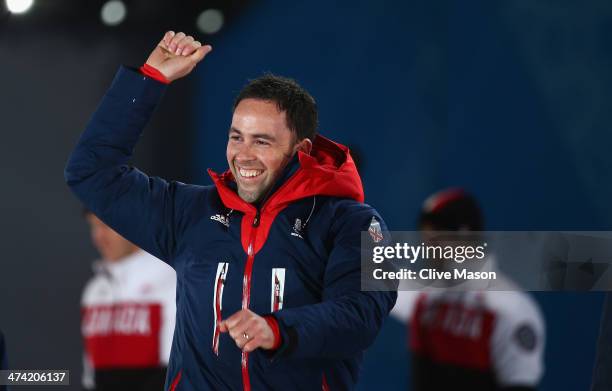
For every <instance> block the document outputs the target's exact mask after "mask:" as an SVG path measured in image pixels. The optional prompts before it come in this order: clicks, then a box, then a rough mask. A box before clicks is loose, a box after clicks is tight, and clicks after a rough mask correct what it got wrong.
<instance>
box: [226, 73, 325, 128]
mask: <svg viewBox="0 0 612 391" xmlns="http://www.w3.org/2000/svg"><path fill="white" fill-rule="evenodd" d="M243 99H260V100H265V101H271V102H274V103H276V105H277V106H278V109H279V110H280V111H284V112H285V113H286V116H287V127H288V128H289V129H290V130H291V131H292V132H295V133H296V135H297V139H298V140H302V139H305V138H308V139H310V140H314V138H315V136H316V135H317V127H318V126H319V120H318V114H317V104H316V102H315V100H314V98H313V97H312V96H311V95H310V94H309V93H308V91H306V90H305V89H304V88H302V86H300V85H299V84H298V83H297V82H296V81H295V80H293V79H290V78H287V77H282V76H277V75H273V74H271V73H266V74H265V75H263V76H261V77H258V78H257V79H253V80H249V83H248V84H247V85H246V86H244V88H243V89H242V91H240V93H239V94H238V96H237V97H236V99H235V100H234V107H233V110H236V107H237V106H238V104H239V103H240V102H241V101H242V100H243Z"/></svg>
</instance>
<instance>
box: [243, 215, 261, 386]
mask: <svg viewBox="0 0 612 391" xmlns="http://www.w3.org/2000/svg"><path fill="white" fill-rule="evenodd" d="M260 218H261V211H260V209H257V212H256V213H255V217H254V218H253V223H252V224H251V235H250V237H249V245H248V247H247V262H246V265H245V267H244V276H243V277H242V309H243V310H245V309H248V308H249V303H250V301H251V274H252V272H253V261H254V260H255V239H256V238H257V229H258V227H259V222H260ZM240 362H241V366H242V385H243V389H244V391H250V390H251V380H250V378H249V354H248V353H247V352H244V351H243V352H242V355H241V360H240Z"/></svg>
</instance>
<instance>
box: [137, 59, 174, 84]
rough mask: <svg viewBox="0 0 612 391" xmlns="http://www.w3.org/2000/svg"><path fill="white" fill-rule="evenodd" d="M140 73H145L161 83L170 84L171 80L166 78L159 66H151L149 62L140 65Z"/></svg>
mask: <svg viewBox="0 0 612 391" xmlns="http://www.w3.org/2000/svg"><path fill="white" fill-rule="evenodd" d="M140 73H142V74H143V75H145V76H147V77H150V78H151V79H154V80H157V81H158V82H160V83H164V84H170V80H168V79H167V78H166V76H164V75H163V73H161V72H160V71H159V70H157V68H154V67H152V66H150V65H149V64H144V65H143V66H141V67H140Z"/></svg>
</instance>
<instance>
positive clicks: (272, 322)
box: [263, 315, 282, 350]
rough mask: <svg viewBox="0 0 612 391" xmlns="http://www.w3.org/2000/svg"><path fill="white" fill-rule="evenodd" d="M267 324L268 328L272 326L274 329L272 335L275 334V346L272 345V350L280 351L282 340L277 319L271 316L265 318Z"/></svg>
mask: <svg viewBox="0 0 612 391" xmlns="http://www.w3.org/2000/svg"><path fill="white" fill-rule="evenodd" d="M263 318H264V319H265V320H266V322H267V323H268V326H270V328H271V329H272V333H273V334H274V345H272V348H271V350H276V349H278V347H279V346H280V345H281V342H282V338H281V335H280V329H279V328H278V321H277V320H276V318H275V317H273V316H271V315H267V316H264V317H263Z"/></svg>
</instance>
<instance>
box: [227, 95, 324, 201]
mask: <svg viewBox="0 0 612 391" xmlns="http://www.w3.org/2000/svg"><path fill="white" fill-rule="evenodd" d="M311 146H312V143H311V142H310V140H309V139H303V140H301V141H299V142H297V140H296V135H295V132H292V131H291V129H289V127H288V126H287V119H286V116H285V112H284V111H280V110H279V108H278V106H277V105H276V103H274V102H271V101H265V100H259V99H251V98H249V99H244V100H242V101H240V103H238V105H237V106H236V109H235V110H234V115H233V117H232V125H231V127H230V130H229V140H228V142H227V150H226V155H227V163H228V165H229V168H230V170H231V172H232V174H234V178H235V179H236V183H237V185H238V195H239V196H240V198H242V199H243V200H245V201H246V202H251V203H252V202H257V201H259V200H261V199H262V198H263V197H264V196H265V195H266V193H267V192H268V191H269V190H270V188H271V187H272V186H273V185H274V182H275V181H276V179H278V177H279V176H280V174H281V173H282V171H283V169H284V168H285V166H286V165H287V163H288V162H289V160H290V159H291V158H292V157H293V155H294V154H295V152H296V151H298V150H302V151H304V152H305V153H310V148H311Z"/></svg>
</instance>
